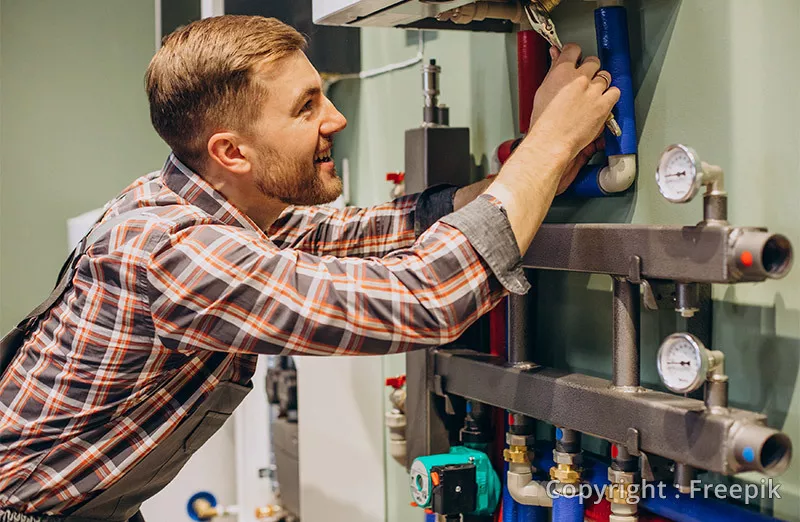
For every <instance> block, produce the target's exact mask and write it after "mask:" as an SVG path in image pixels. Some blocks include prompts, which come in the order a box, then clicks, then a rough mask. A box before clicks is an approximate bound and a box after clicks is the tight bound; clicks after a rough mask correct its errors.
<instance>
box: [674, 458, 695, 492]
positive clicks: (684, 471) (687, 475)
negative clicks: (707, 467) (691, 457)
mask: <svg viewBox="0 0 800 522" xmlns="http://www.w3.org/2000/svg"><path fill="white" fill-rule="evenodd" d="M694 475H695V473H694V468H693V467H691V466H689V465H688V464H682V463H680V462H676V463H675V473H674V476H673V479H672V482H673V485H674V486H675V488H676V489H677V490H678V491H680V492H681V493H684V494H688V493H691V491H692V481H693V480H694Z"/></svg>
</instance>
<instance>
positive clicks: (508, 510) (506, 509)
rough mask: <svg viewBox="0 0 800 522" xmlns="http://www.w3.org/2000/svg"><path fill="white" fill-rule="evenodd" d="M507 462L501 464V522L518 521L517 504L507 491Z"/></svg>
mask: <svg viewBox="0 0 800 522" xmlns="http://www.w3.org/2000/svg"><path fill="white" fill-rule="evenodd" d="M507 476H508V462H506V465H505V466H503V522H518V518H517V517H518V512H519V504H517V501H516V500H514V497H512V496H511V492H510V491H508V480H506V477H507Z"/></svg>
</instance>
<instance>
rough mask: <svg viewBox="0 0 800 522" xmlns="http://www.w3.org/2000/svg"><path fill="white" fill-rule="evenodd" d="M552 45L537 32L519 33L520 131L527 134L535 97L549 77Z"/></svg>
mask: <svg viewBox="0 0 800 522" xmlns="http://www.w3.org/2000/svg"><path fill="white" fill-rule="evenodd" d="M549 50H550V45H549V44H548V43H547V41H545V39H544V38H542V37H541V36H540V35H539V33H537V32H536V31H532V30H531V31H518V32H517V71H518V88H519V131H520V133H521V134H526V133H527V132H528V129H529V128H530V123H531V113H532V112H533V96H534V94H536V89H538V88H539V86H540V85H541V84H542V81H543V80H544V77H545V76H546V75H547V67H548V63H547V58H548V55H549Z"/></svg>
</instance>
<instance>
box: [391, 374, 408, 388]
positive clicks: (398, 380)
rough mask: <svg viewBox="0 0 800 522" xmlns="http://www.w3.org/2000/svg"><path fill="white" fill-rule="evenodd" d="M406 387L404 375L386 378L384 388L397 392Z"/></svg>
mask: <svg viewBox="0 0 800 522" xmlns="http://www.w3.org/2000/svg"><path fill="white" fill-rule="evenodd" d="M405 385H406V376H405V375H398V376H397V377H387V378H386V386H390V387H392V388H394V389H395V390H399V389H400V388H402V387H403V386H405Z"/></svg>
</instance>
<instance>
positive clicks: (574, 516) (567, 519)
mask: <svg viewBox="0 0 800 522" xmlns="http://www.w3.org/2000/svg"><path fill="white" fill-rule="evenodd" d="M553 522H583V501H582V500H581V497H580V495H575V496H572V497H565V496H556V497H554V498H553Z"/></svg>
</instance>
